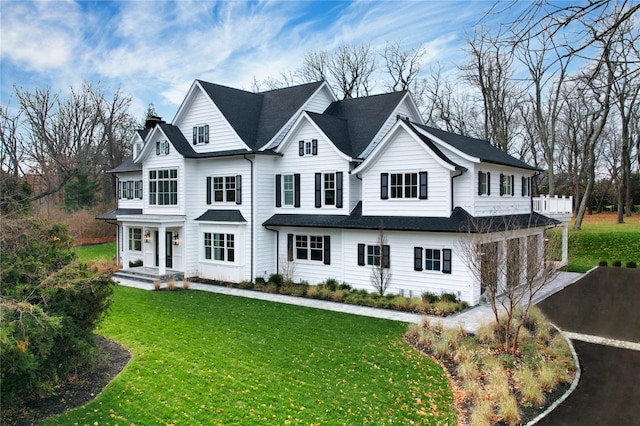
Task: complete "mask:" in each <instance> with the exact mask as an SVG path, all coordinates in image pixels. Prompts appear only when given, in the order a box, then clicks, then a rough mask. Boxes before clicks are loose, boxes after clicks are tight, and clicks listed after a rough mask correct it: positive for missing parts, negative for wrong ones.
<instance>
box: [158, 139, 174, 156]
mask: <svg viewBox="0 0 640 426" xmlns="http://www.w3.org/2000/svg"><path fill="white" fill-rule="evenodd" d="M170 145H171V144H170V143H169V141H158V142H156V155H163V154H164V155H169V146H170Z"/></svg>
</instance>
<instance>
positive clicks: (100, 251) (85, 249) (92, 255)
mask: <svg viewBox="0 0 640 426" xmlns="http://www.w3.org/2000/svg"><path fill="white" fill-rule="evenodd" d="M73 250H74V251H75V252H76V255H77V256H78V260H79V261H81V262H89V261H99V260H105V261H107V262H110V261H112V260H113V259H115V257H116V242H115V241H112V242H110V243H102V244H91V245H86V246H78V247H74V248H73Z"/></svg>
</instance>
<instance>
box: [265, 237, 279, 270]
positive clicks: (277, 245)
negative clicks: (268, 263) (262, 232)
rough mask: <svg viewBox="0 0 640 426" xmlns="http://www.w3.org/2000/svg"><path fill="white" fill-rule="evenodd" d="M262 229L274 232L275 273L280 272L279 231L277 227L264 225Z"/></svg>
mask: <svg viewBox="0 0 640 426" xmlns="http://www.w3.org/2000/svg"><path fill="white" fill-rule="evenodd" d="M264 229H266V230H267V231H271V232H275V233H276V274H279V273H280V231H278V230H277V229H271V228H269V227H268V226H265V227H264Z"/></svg>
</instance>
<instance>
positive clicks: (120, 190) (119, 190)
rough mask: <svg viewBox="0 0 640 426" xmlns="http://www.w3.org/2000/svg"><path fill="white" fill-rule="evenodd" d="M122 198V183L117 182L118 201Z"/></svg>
mask: <svg viewBox="0 0 640 426" xmlns="http://www.w3.org/2000/svg"><path fill="white" fill-rule="evenodd" d="M120 198H122V181H120V180H119V181H118V199H120Z"/></svg>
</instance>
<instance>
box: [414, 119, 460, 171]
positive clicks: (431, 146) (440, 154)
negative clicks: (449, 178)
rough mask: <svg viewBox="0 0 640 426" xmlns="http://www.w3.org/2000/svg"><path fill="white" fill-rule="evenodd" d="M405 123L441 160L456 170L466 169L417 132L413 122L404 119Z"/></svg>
mask: <svg viewBox="0 0 640 426" xmlns="http://www.w3.org/2000/svg"><path fill="white" fill-rule="evenodd" d="M405 123H406V124H407V125H408V126H409V128H410V129H411V130H413V132H414V133H415V134H416V135H417V136H418V137H419V138H420V140H421V141H422V142H424V144H425V145H427V146H428V147H429V149H431V151H433V152H434V153H435V154H436V155H437V156H438V157H439V158H440V159H441V160H443V161H444V162H446V163H449V164H451V165H452V166H454V167H455V168H456V170H464V171H467V169H466V167H462V166H460V165H458V164H456V163H455V162H453V161H452V160H451V159H450V158H449V157H447V156H446V155H444V153H443V152H442V151H440V148H438V147H437V146H436V144H434V143H433V141H432V140H431V139H429V138H428V137H426V136H425V135H423V134H422V133H420V132H418V131H416V130H415V127H414V126H413V123H411V122H410V121H405Z"/></svg>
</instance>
